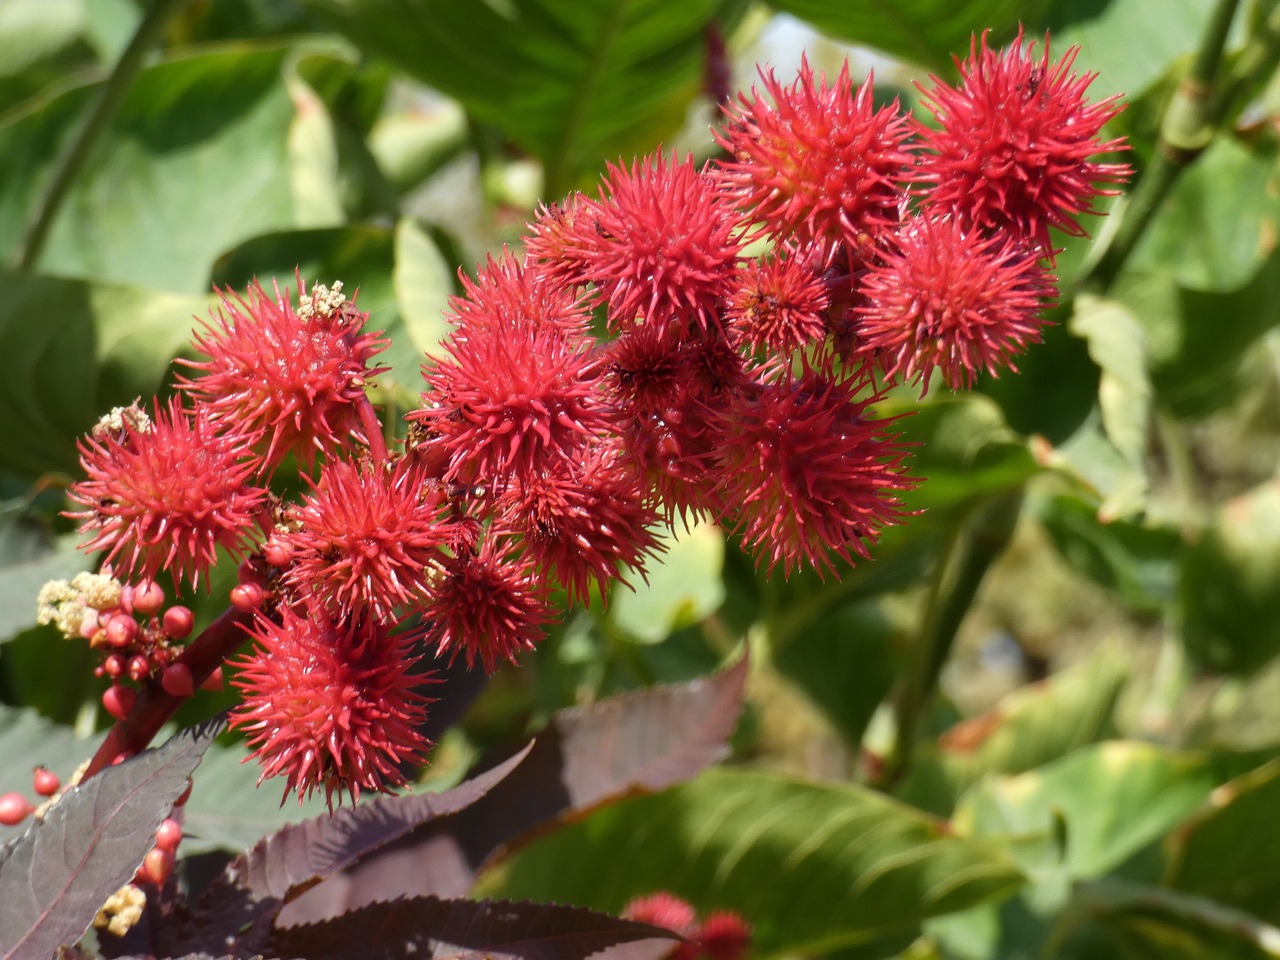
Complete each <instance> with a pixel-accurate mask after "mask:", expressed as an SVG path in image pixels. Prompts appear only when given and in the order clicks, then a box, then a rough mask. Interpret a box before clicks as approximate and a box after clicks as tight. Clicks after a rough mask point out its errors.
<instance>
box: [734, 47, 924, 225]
mask: <svg viewBox="0 0 1280 960" xmlns="http://www.w3.org/2000/svg"><path fill="white" fill-rule="evenodd" d="M760 79H761V83H762V84H763V87H764V92H763V95H762V94H761V92H760V91H758V90H756V89H755V88H752V91H751V96H750V97H747V96H745V95H744V96H741V97H739V102H738V103H737V104H736V105H735V106H732V107H728V108H726V113H727V114H728V117H729V122H728V125H727V126H726V127H725V129H724V131H723V132H722V133H719V134H717V137H716V138H717V139H718V140H719V141H720V145H721V146H723V147H724V148H725V149H726V150H727V151H728V152H729V155H730V157H731V158H732V159H731V160H729V161H727V162H726V163H725V164H724V166H723V169H722V170H721V171H720V174H719V176H720V179H721V181H722V182H723V184H724V187H725V190H726V191H727V193H728V195H729V196H730V197H732V198H733V199H734V201H735V202H736V203H737V204H738V206H740V207H741V208H742V209H743V210H745V211H746V212H747V214H748V215H749V216H750V217H751V218H752V219H753V220H755V221H757V222H759V223H762V224H764V225H765V226H766V227H767V229H768V230H769V232H770V233H772V234H773V235H775V236H778V237H794V238H795V239H796V240H798V241H799V242H800V243H802V244H807V243H810V242H813V241H824V242H833V241H835V242H843V243H845V244H847V245H848V246H849V247H850V248H851V249H853V248H857V247H859V246H863V245H865V244H866V243H867V242H868V240H869V238H874V237H875V235H876V234H877V233H879V232H880V231H881V230H883V229H884V228H885V227H892V226H893V225H894V224H896V223H897V222H898V218H899V207H900V206H901V204H902V203H903V200H904V198H905V190H904V186H905V181H906V169H907V167H908V166H909V164H910V163H911V161H912V157H911V154H910V153H909V152H908V151H907V149H906V146H905V142H906V140H907V137H908V135H909V134H910V132H911V126H910V122H909V120H908V119H907V117H905V116H904V115H903V114H902V113H901V111H900V110H899V109H898V105H897V103H894V104H893V105H891V106H887V107H883V108H881V109H879V110H877V109H876V107H875V104H874V103H873V101H872V81H871V78H868V79H867V81H866V82H865V83H864V84H863V85H862V86H860V87H858V88H857V89H856V90H855V89H854V86H853V83H852V81H851V80H850V79H849V65H848V64H847V63H846V64H845V65H844V66H843V67H842V69H841V70H840V74H839V76H837V77H836V79H835V82H834V83H830V84H829V83H828V82H827V78H826V75H825V74H823V75H821V76H819V77H815V76H814V73H813V69H812V68H811V67H810V66H809V63H808V61H807V60H805V61H802V62H801V65H800V75H799V77H798V78H797V79H796V81H795V82H794V83H793V84H791V85H790V86H783V85H782V84H781V83H780V82H779V81H778V79H777V77H776V76H775V75H774V74H773V72H772V71H763V70H762V71H761V74H760Z"/></svg>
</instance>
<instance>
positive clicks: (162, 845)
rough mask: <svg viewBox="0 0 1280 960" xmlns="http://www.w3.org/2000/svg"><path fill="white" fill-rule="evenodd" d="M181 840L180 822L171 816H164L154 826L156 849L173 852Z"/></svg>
mask: <svg viewBox="0 0 1280 960" xmlns="http://www.w3.org/2000/svg"><path fill="white" fill-rule="evenodd" d="M181 842H182V824H180V823H179V822H178V821H177V820H175V819H173V817H166V818H165V819H164V821H163V822H162V823H161V824H160V826H159V827H157V828H156V849H157V850H164V851H166V852H168V853H173V852H174V851H176V850H177V849H178V844H180V843H181Z"/></svg>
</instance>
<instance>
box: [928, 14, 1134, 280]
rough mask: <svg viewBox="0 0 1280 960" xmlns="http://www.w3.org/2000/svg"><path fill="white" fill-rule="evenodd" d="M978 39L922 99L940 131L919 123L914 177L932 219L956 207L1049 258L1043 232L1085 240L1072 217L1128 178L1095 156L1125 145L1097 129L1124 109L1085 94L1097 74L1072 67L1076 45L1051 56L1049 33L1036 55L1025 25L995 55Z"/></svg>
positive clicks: (1121, 168) (1120, 167)
mask: <svg viewBox="0 0 1280 960" xmlns="http://www.w3.org/2000/svg"><path fill="white" fill-rule="evenodd" d="M987 39H988V33H987V32H986V31H984V32H983V34H982V38H981V41H979V39H978V38H977V37H976V36H975V37H974V38H973V40H972V44H971V46H970V51H969V57H968V58H967V59H966V60H964V62H960V61H959V60H958V59H957V61H956V64H957V66H958V67H959V69H960V83H959V84H958V85H957V86H954V87H953V86H951V85H950V84H948V83H945V82H944V81H942V80H939V79H938V78H937V77H934V78H932V79H933V87H932V88H931V89H929V90H925V88H924V87H921V88H920V89H921V91H922V92H923V93H924V103H925V105H926V106H927V107H928V108H929V109H930V110H931V111H932V112H933V114H934V116H935V117H936V118H937V121H938V129H936V130H935V129H931V128H926V127H924V126H923V125H921V126H920V133H921V138H922V145H923V148H924V153H923V154H922V156H921V159H920V164H919V168H918V172H917V174H916V176H917V179H918V180H919V181H921V182H922V183H925V184H928V185H929V186H930V189H929V192H928V193H927V194H926V195H925V203H926V205H927V206H928V208H929V209H930V210H932V211H934V215H938V214H945V213H946V212H947V211H955V213H956V215H957V216H959V217H960V218H961V219H962V220H963V221H964V223H965V224H966V225H973V226H976V227H978V228H979V229H980V230H982V231H983V232H986V233H996V232H999V231H1007V232H1011V233H1013V234H1015V235H1016V236H1019V237H1023V238H1025V239H1026V240H1027V242H1028V243H1030V244H1032V245H1033V246H1035V247H1036V248H1037V249H1038V251H1039V252H1040V254H1041V255H1042V256H1048V255H1051V254H1052V252H1053V241H1052V238H1051V236H1050V233H1049V230H1050V228H1051V227H1056V228H1057V229H1059V230H1061V231H1062V232H1064V233H1066V234H1067V235H1069V236H1082V235H1083V234H1084V231H1083V229H1082V228H1081V227H1080V224H1079V222H1078V218H1079V217H1080V216H1081V215H1083V214H1086V213H1094V212H1096V211H1095V210H1094V208H1093V200H1094V199H1095V198H1097V197H1100V196H1107V195H1109V194H1112V193H1115V190H1114V189H1111V186H1110V185H1112V184H1116V183H1121V182H1123V181H1124V180H1125V179H1126V178H1127V177H1128V176H1129V174H1130V172H1131V170H1130V168H1129V167H1128V166H1127V165H1125V164H1119V163H1103V162H1099V161H1097V160H1095V159H1093V158H1094V157H1096V156H1097V155H1099V154H1102V153H1107V152H1110V151H1116V150H1127V149H1128V145H1127V144H1126V143H1125V142H1124V140H1123V139H1121V138H1112V139H1104V138H1103V137H1102V135H1101V134H1102V128H1103V126H1104V125H1105V124H1106V122H1107V121H1108V120H1110V119H1111V118H1112V117H1114V116H1115V115H1116V114H1117V113H1119V112H1120V110H1121V109H1122V107H1121V105H1120V104H1118V103H1117V100H1118V97H1108V98H1107V99H1105V100H1101V101H1099V102H1097V103H1090V102H1089V101H1088V100H1087V99H1086V98H1085V91H1086V89H1087V88H1088V86H1089V84H1090V83H1091V82H1092V81H1093V79H1094V77H1095V76H1096V74H1093V73H1085V74H1083V75H1081V74H1076V73H1074V72H1072V67H1073V65H1074V63H1075V59H1076V54H1077V53H1079V48H1078V47H1071V48H1069V49H1068V50H1067V52H1066V53H1065V54H1064V55H1063V56H1062V58H1061V59H1060V60H1058V61H1057V62H1056V63H1053V62H1051V61H1050V59H1049V36H1048V34H1046V35H1045V40H1044V48H1043V50H1042V51H1041V52H1040V53H1039V54H1037V53H1036V52H1035V46H1036V45H1035V43H1034V42H1032V43H1024V42H1023V36H1022V31H1021V30H1019V31H1018V36H1017V38H1016V39H1015V40H1014V42H1013V44H1012V46H1010V47H1009V49H1008V50H1006V51H1004V52H1003V53H1001V52H1000V51H998V50H993V49H991V47H990V46H988V44H987Z"/></svg>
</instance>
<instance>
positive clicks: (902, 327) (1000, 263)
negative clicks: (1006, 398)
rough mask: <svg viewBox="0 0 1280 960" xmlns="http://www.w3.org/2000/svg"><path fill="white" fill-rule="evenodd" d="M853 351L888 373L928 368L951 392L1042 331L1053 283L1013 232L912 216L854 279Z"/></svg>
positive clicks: (1005, 361)
mask: <svg viewBox="0 0 1280 960" xmlns="http://www.w3.org/2000/svg"><path fill="white" fill-rule="evenodd" d="M861 291H862V294H863V298H864V299H863V303H862V305H861V306H859V307H857V308H856V309H855V313H856V314H857V316H858V319H859V324H858V339H859V350H860V351H861V352H862V354H863V355H864V356H866V357H867V358H868V359H871V360H874V361H876V362H878V363H879V364H880V366H881V367H882V368H883V369H884V370H885V372H886V375H887V376H888V377H890V378H892V379H899V378H900V379H902V380H908V381H909V380H916V379H919V380H921V381H922V382H924V384H925V385H926V386H927V384H928V377H929V374H930V372H931V371H932V370H934V369H935V368H936V369H937V370H938V371H939V372H941V374H942V376H943V379H944V380H945V381H946V383H947V385H948V386H949V387H951V388H952V389H953V390H958V389H960V388H962V387H969V386H972V385H973V381H974V380H975V378H976V377H977V375H978V372H979V371H983V370H985V371H986V372H987V373H989V374H991V375H992V376H994V375H996V374H997V373H998V371H999V370H1000V368H1002V367H1008V368H1010V369H1016V367H1014V363H1013V358H1014V356H1016V355H1017V354H1019V353H1021V352H1022V351H1023V350H1024V349H1025V348H1026V346H1027V345H1028V344H1029V343H1033V342H1036V341H1038V340H1039V339H1040V331H1041V328H1042V327H1043V326H1044V324H1045V319H1044V311H1045V310H1046V309H1047V308H1048V307H1049V306H1051V305H1052V303H1053V300H1054V298H1055V297H1056V295H1057V290H1056V288H1055V286H1054V283H1053V278H1052V277H1051V276H1050V274H1049V273H1048V271H1046V270H1045V269H1044V268H1043V267H1042V266H1041V265H1040V262H1039V261H1038V259H1037V258H1036V256H1035V255H1034V254H1033V253H1032V252H1030V251H1029V250H1028V249H1027V247H1025V246H1024V245H1023V244H1022V243H1020V242H1019V241H1018V240H1017V239H1016V238H1011V237H1004V236H991V237H986V236H983V235H982V234H980V233H979V232H978V231H977V230H976V229H973V228H969V229H966V228H964V227H963V226H962V225H961V224H960V223H959V222H957V221H956V220H954V219H951V218H947V219H943V220H933V219H929V218H928V217H916V218H913V219H912V220H910V221H908V222H907V223H905V224H903V228H902V230H901V231H899V234H898V238H897V242H896V244H895V245H894V246H893V247H892V248H891V249H889V250H888V251H886V253H885V254H884V257H883V259H882V260H881V262H880V263H878V264H877V265H875V266H873V267H872V268H871V269H870V270H868V271H867V273H866V275H865V276H864V277H863V279H862V285H861Z"/></svg>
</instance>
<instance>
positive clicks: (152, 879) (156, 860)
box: [138, 847, 173, 887]
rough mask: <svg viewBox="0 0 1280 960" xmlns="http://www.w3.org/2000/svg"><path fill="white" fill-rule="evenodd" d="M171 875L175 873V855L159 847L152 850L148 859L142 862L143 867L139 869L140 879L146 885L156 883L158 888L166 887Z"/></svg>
mask: <svg viewBox="0 0 1280 960" xmlns="http://www.w3.org/2000/svg"><path fill="white" fill-rule="evenodd" d="M171 873H173V854H172V853H171V852H170V851H168V850H161V849H160V848H159V847H154V848H152V850H151V852H150V853H148V854H147V856H146V859H144V860H143V861H142V866H141V867H139V868H138V877H139V879H141V880H142V881H143V882H144V883H154V884H155V885H156V886H157V887H161V886H164V882H165V881H166V880H168V879H169V875H170V874H171Z"/></svg>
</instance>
